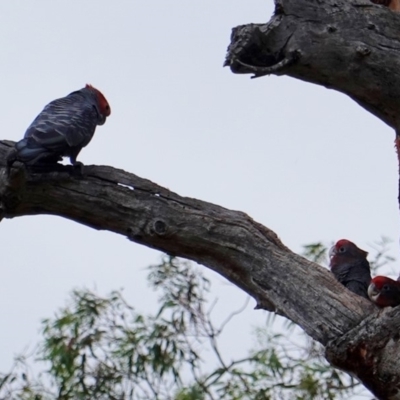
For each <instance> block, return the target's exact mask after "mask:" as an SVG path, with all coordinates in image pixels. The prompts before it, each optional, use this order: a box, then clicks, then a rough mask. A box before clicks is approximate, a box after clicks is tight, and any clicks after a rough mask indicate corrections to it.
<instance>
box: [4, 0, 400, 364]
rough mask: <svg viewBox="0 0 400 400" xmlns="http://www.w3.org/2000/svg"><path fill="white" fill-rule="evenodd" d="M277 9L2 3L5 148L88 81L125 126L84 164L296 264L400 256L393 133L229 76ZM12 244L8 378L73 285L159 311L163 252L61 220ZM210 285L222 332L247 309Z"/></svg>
mask: <svg viewBox="0 0 400 400" xmlns="http://www.w3.org/2000/svg"><path fill="white" fill-rule="evenodd" d="M272 11H273V5H272V1H270V0H251V1H243V0H229V2H227V1H225V2H222V1H214V0H201V1H196V2H194V1H178V0H175V1H168V2H167V1H165V0H152V1H145V2H144V1H142V2H139V1H128V0H119V1H115V2H112V3H111V2H109V1H103V0H97V1H96V2H95V1H86V2H83V1H79V2H70V1H68V2H67V1H57V2H55V1H49V0H48V1H34V2H23V1H19V0H13V1H8V2H0V47H1V49H2V51H1V53H0V60H1V61H0V62H1V74H0V90H1V93H2V96H1V97H0V102H1V107H0V113H1V121H2V124H3V128H2V137H3V138H4V139H11V140H18V139H20V138H21V137H22V136H23V134H24V132H25V130H26V128H27V127H28V125H29V124H30V123H31V122H32V120H33V119H34V117H35V116H36V115H37V114H38V113H39V112H40V111H41V110H42V108H43V107H44V106H45V105H46V104H47V103H48V102H49V101H51V100H53V99H55V98H58V97H62V96H65V95H67V94H68V93H70V92H72V91H74V90H77V89H80V88H81V87H83V86H84V85H85V84H86V83H91V84H93V85H94V86H95V87H97V88H98V89H100V90H101V91H102V92H103V93H104V95H105V96H106V97H107V99H108V101H109V103H110V105H111V109H112V114H111V116H110V118H109V119H108V120H107V123H106V124H105V125H104V126H101V127H99V128H98V129H97V132H96V134H95V136H94V138H93V140H92V142H91V143H90V145H89V146H88V147H87V148H85V149H84V150H83V151H82V152H81V154H80V156H79V160H80V161H82V162H83V163H85V164H98V165H100V164H105V165H112V166H115V167H118V168H123V169H125V170H127V171H130V172H133V173H135V174H137V175H139V176H141V177H143V178H147V179H150V180H152V181H154V182H156V183H158V184H160V185H162V186H165V187H168V188H170V189H171V190H173V191H175V192H177V193H179V194H180V195H183V196H190V197H196V198H199V199H202V200H205V201H209V202H213V203H216V204H219V205H221V206H224V207H227V208H231V209H236V210H241V211H244V212H246V213H248V214H249V215H250V216H251V217H253V218H254V219H256V220H257V221H259V222H261V223H262V224H264V225H266V226H268V227H269V228H271V229H273V230H274V231H275V232H276V233H277V234H278V235H279V236H280V238H281V239H282V240H283V242H284V243H285V244H286V245H288V246H289V247H290V248H291V249H292V250H294V251H298V252H299V251H301V246H302V245H303V244H306V243H310V242H314V241H318V240H322V241H324V242H327V243H329V242H331V241H336V240H338V239H341V238H348V239H350V240H352V241H354V242H355V243H357V244H358V245H359V246H360V247H361V248H363V249H365V250H368V251H371V250H372V249H371V246H370V245H371V244H372V243H373V242H374V241H375V240H377V239H379V238H380V237H381V236H382V235H385V236H387V237H390V238H392V239H393V241H394V242H393V244H392V251H391V253H392V254H393V255H397V251H398V245H397V243H398V239H399V238H398V231H399V212H398V206H397V200H396V198H397V165H396V157H395V151H394V147H393V139H394V133H393V132H392V130H391V129H390V128H388V127H387V126H386V125H384V124H383V123H382V122H381V121H379V120H378V119H376V118H375V117H373V116H372V115H370V114H368V113H367V112H366V111H364V110H363V109H361V108H360V107H359V106H358V105H357V104H356V103H354V102H353V101H352V100H350V99H349V98H348V97H346V96H345V95H343V94H340V93H337V92H335V91H332V90H327V89H326V88H323V87H318V86H315V85H311V84H309V83H303V82H301V81H297V80H295V79H291V78H287V77H279V78H277V77H266V78H260V79H255V80H250V79H249V76H248V75H234V74H232V73H231V72H230V70H229V69H228V68H222V64H223V61H224V57H225V53H226V48H227V46H228V44H229V40H230V34H231V28H232V27H234V26H236V25H240V24H245V23H250V22H254V23H262V22H267V21H268V20H269V18H270V16H271V13H272ZM0 238H1V243H2V245H3V257H2V279H1V281H0V301H1V304H3V307H1V309H0V320H1V321H2V324H1V325H2V329H1V330H0V343H2V344H3V346H2V350H1V357H0V371H5V370H7V369H8V368H9V367H10V365H11V362H12V359H13V356H14V355H15V354H17V353H18V352H20V351H21V350H23V348H24V347H25V346H26V345H33V344H34V343H36V341H37V334H38V330H39V327H40V320H41V319H42V318H46V317H51V316H52V315H53V314H54V312H55V311H56V310H57V309H58V308H59V307H61V306H63V305H64V304H65V301H66V299H67V297H68V294H69V293H70V291H71V290H72V289H73V288H75V287H89V288H95V287H96V288H97V290H98V291H99V293H101V294H106V293H108V292H109V291H111V290H113V289H118V288H122V287H124V288H125V290H124V293H125V296H126V297H127V299H128V300H129V301H130V303H131V304H132V305H134V306H135V307H136V308H137V309H138V310H142V311H144V312H152V311H154V305H155V299H156V298H155V296H154V295H153V294H152V293H151V291H150V290H149V288H148V287H147V285H146V280H145V276H146V271H145V267H146V266H148V265H149V264H154V263H155V262H157V261H158V260H159V257H160V253H158V252H156V251H154V250H150V249H147V248H145V247H142V246H139V245H136V244H133V243H130V242H129V241H128V240H127V239H125V238H124V237H122V236H117V235H115V234H111V233H108V232H97V231H94V230H91V229H89V228H87V227H84V226H80V225H78V224H76V223H73V222H70V221H68V220H64V219H61V218H57V217H50V216H49V217H46V216H38V217H23V218H18V219H13V220H4V221H2V223H1V230H0ZM208 274H209V276H212V277H213V282H214V286H213V290H214V294H215V295H217V296H218V297H219V298H220V301H219V303H218V306H217V309H216V314H215V315H216V316H217V317H218V316H219V315H220V316H221V318H222V316H224V315H226V314H227V313H229V311H232V310H233V308H235V307H239V306H240V305H241V304H242V303H243V301H244V299H245V298H246V296H245V295H244V294H243V293H242V292H241V291H240V290H239V289H238V288H236V287H234V286H232V285H230V284H228V283H227V282H226V281H224V279H223V278H220V277H218V276H217V275H215V274H213V273H211V272H209V273H208ZM144 299H146V300H145V301H144ZM250 303H251V306H249V307H248V310H247V311H246V312H245V313H244V314H242V315H241V316H240V317H237V318H236V320H235V321H233V323H232V324H231V325H229V326H228V328H227V329H228V330H230V331H231V333H230V335H229V339H227V340H226V344H225V346H226V347H227V348H229V347H232V346H235V347H236V348H238V347H240V346H237V343H238V342H240V343H242V346H243V349H240V350H243V354H244V353H245V352H246V351H247V349H248V348H249V347H250V346H251V344H252V340H251V337H250V335H249V333H250V332H251V329H252V326H255V325H257V324H262V323H263V321H264V320H265V314H264V313H263V312H260V311H253V310H252V307H253V306H254V301H251V302H250Z"/></svg>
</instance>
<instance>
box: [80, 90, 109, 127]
mask: <svg viewBox="0 0 400 400" xmlns="http://www.w3.org/2000/svg"><path fill="white" fill-rule="evenodd" d="M85 88H86V89H89V90H91V91H92V92H94V93H95V94H96V97H97V104H98V108H99V112H100V114H101V115H102V116H103V117H104V121H105V119H106V117H108V116H110V114H111V107H110V105H109V104H108V101H107V99H106V98H105V97H104V95H103V93H101V92H100V90H98V89H96V88H95V87H93V86H92V85H90V84H88V83H87V84H86V86H85ZM103 123H104V122H103ZM100 125H102V124H100Z"/></svg>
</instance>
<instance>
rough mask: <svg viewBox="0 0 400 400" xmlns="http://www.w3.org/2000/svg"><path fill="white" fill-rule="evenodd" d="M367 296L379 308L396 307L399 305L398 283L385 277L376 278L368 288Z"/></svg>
mask: <svg viewBox="0 0 400 400" xmlns="http://www.w3.org/2000/svg"><path fill="white" fill-rule="evenodd" d="M368 296H369V298H370V299H371V301H372V302H374V303H375V304H376V305H378V306H379V307H396V306H398V305H399V304H400V282H399V279H397V281H395V280H393V279H391V278H388V277H387V276H376V277H375V278H374V279H372V281H371V284H370V285H369V287H368Z"/></svg>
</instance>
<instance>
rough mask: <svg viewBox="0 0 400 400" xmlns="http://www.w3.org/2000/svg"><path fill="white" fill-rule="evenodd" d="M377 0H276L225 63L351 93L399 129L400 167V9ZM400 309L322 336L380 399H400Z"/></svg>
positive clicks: (241, 33) (242, 30)
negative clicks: (267, 17)
mask: <svg viewBox="0 0 400 400" xmlns="http://www.w3.org/2000/svg"><path fill="white" fill-rule="evenodd" d="M374 3H380V4H384V5H386V6H388V7H389V8H388V7H385V6H384V5H377V4H373V2H371V1H369V0H364V1H363V0H324V1H321V0H276V1H275V5H276V9H275V14H274V15H273V16H272V19H271V20H270V21H269V22H268V23H266V24H249V25H243V26H239V27H237V28H234V29H233V32H232V37H231V44H230V45H229V48H228V54H227V57H226V61H225V65H227V66H229V67H230V68H231V70H232V71H233V72H234V73H250V74H253V77H261V76H265V75H269V74H275V75H287V76H291V77H294V78H297V79H301V80H303V81H307V82H311V83H315V84H318V85H323V86H325V87H327V88H330V89H334V90H337V91H339V92H342V93H345V94H347V95H348V96H350V97H351V98H352V99H353V100H355V101H356V102H357V103H358V104H359V105H361V106H362V107H363V108H365V109H366V110H367V111H369V112H371V113H372V114H374V115H375V116H376V117H378V118H379V119H381V120H382V121H384V122H385V123H386V124H388V125H389V126H391V127H392V128H393V129H394V130H395V131H396V141H395V143H396V148H397V152H398V160H399V166H400V112H399V110H400V74H399V73H398V71H399V70H400V57H399V55H400V28H399V27H400V13H397V12H394V11H392V10H398V9H399V2H398V0H391V1H389V0H374ZM399 183H400V181H399ZM399 188H400V185H399ZM399 206H400V195H399ZM294 270H295V268H294V269H291V271H292V272H291V273H293V271H294ZM271 273H273V272H272V271H271ZM301 296H302V295H301ZM324 296H325V295H324ZM330 296H332V294H331V293H329V294H328V297H330ZM301 307H302V309H303V312H304V313H306V312H307V311H305V309H304V308H303V307H304V304H302V305H301ZM398 308H399V307H398ZM398 308H395V309H390V310H384V311H381V312H380V313H376V312H375V313H372V315H369V316H367V314H368V312H367V311H366V312H365V313H364V314H363V315H364V317H363V318H364V320H363V321H362V322H360V320H359V319H357V322H356V325H355V326H354V327H353V328H352V329H350V330H348V331H347V332H346V333H343V334H339V335H336V333H334V331H330V330H331V328H332V327H331V326H329V325H327V326H326V328H327V330H328V331H330V333H329V334H328V335H329V339H328V341H322V343H323V344H325V345H326V354H327V358H328V360H329V361H330V362H331V363H332V364H333V365H335V366H338V367H340V368H342V369H344V370H346V371H348V372H352V373H354V374H355V375H357V376H358V377H359V378H360V379H361V381H362V382H363V383H364V384H365V386H366V387H368V388H369V389H370V390H371V391H372V392H373V393H374V394H375V395H376V396H377V397H378V398H380V399H388V398H400V391H399V389H400V362H399V361H398V360H399V359H400V347H399V346H400V344H399V327H400V310H399V309H398ZM339 318H341V317H340V316H339ZM317 321H319V317H318V318H317V320H315V321H314V323H317ZM324 321H325V320H324ZM296 322H297V323H298V322H299V321H296ZM323 324H325V322H323ZM300 325H301V324H300ZM308 333H309V334H311V336H313V334H314V333H315V332H314V333H312V332H310V331H308ZM331 334H333V335H334V336H335V338H332V337H331ZM313 337H314V338H316V339H317V340H320V338H317V337H316V336H313Z"/></svg>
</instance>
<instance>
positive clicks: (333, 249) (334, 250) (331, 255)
mask: <svg viewBox="0 0 400 400" xmlns="http://www.w3.org/2000/svg"><path fill="white" fill-rule="evenodd" d="M328 254H329V258H332V257H333V256H334V255H335V254H336V247H335V246H332V247H331V248H330V249H329V253H328Z"/></svg>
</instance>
